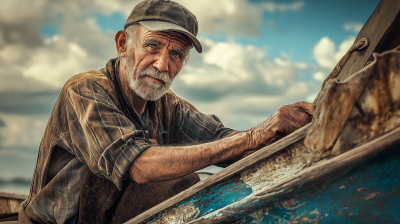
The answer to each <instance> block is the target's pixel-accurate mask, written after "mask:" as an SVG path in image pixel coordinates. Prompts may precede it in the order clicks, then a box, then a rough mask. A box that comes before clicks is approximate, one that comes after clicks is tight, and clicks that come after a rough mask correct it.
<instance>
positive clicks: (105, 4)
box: [0, 0, 379, 191]
mask: <svg viewBox="0 0 400 224" xmlns="http://www.w3.org/2000/svg"><path fill="white" fill-rule="evenodd" d="M138 2H139V1H138V0H132V1H128V0H115V1H104V0H86V1H83V0H82V1H56V0H35V1H31V0H4V1H2V2H1V7H0V179H11V178H16V177H22V178H30V177H31V176H32V172H33V168H34V166H35V162H36V155H37V150H38V146H39V143H40V139H41V137H42V134H43V132H44V128H45V126H46V123H47V120H48V117H49V114H50V112H51V110H52V107H53V105H54V102H55V100H56V98H57V96H58V93H59V90H60V88H61V87H62V86H63V84H64V83H65V82H66V80H68V79H69V78H70V77H71V76H73V75H75V74H78V73H81V72H83V71H87V70H90V69H99V68H101V67H104V65H105V63H106V62H107V60H108V59H110V58H113V57H115V56H116V54H117V53H116V50H115V48H114V34H115V32H116V31H117V30H119V29H122V28H123V25H124V23H125V20H126V18H127V16H128V15H129V13H130V11H131V10H132V9H133V7H134V6H135V5H136V4H137V3H138ZM178 2H179V3H181V4H182V5H184V6H185V7H186V8H188V9H189V10H190V11H192V12H193V13H194V14H195V15H196V16H197V19H198V21H199V35H198V36H199V39H200V41H201V42H202V45H203V49H204V51H203V53H202V54H198V53H197V52H195V50H193V51H192V53H191V59H190V61H189V63H188V64H187V65H186V66H185V67H184V68H183V69H182V71H181V72H180V73H179V75H178V76H177V78H176V79H175V81H174V83H173V85H172V89H173V90H174V92H175V93H176V94H177V95H179V96H181V97H183V98H185V99H186V100H189V101H190V102H191V103H193V104H194V105H195V106H196V107H197V108H198V109H200V110H201V111H202V112H204V113H206V114H211V113H213V114H216V115H217V116H218V117H220V118H221V120H222V121H223V122H224V124H225V126H228V127H232V128H235V129H238V130H245V129H249V128H251V127H254V126H255V125H257V124H259V123H261V122H262V121H263V120H265V119H267V118H268V116H270V115H271V114H272V113H273V112H274V111H275V110H276V109H277V108H278V107H279V106H280V105H284V104H290V103H294V102H297V101H302V100H305V101H309V102H312V101H313V100H314V98H315V96H316V95H317V93H318V90H319V88H320V85H321V83H322V81H323V80H324V78H325V77H326V76H327V75H328V74H329V73H330V71H331V70H332V69H333V67H334V66H335V64H336V63H337V62H338V60H339V59H340V58H341V57H342V56H343V55H344V53H345V52H346V51H347V50H348V48H349V47H350V46H351V44H352V43H353V41H354V39H355V36H356V35H357V33H358V31H359V30H360V29H361V27H362V26H363V24H364V23H365V22H366V20H367V19H368V17H369V16H370V14H371V13H372V12H373V10H374V9H375V7H376V5H377V4H378V2H379V1H378V0H363V1H356V0H354V1H349V0H346V1H344V0H335V1H319V0H280V1H277V0H276V1H263V0H247V1H246V0H201V1H199V0H179V1H178ZM361 2H362V4H360V3H361ZM3 190H4V189H3ZM0 191H2V185H0Z"/></svg>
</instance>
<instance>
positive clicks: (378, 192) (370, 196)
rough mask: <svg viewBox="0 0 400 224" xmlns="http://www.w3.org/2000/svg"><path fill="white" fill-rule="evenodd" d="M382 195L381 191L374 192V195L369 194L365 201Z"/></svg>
mask: <svg viewBox="0 0 400 224" xmlns="http://www.w3.org/2000/svg"><path fill="white" fill-rule="evenodd" d="M380 193H381V192H380V191H377V192H373V193H370V194H367V195H365V196H364V200H369V199H371V198H373V197H375V196H376V195H378V194H380Z"/></svg>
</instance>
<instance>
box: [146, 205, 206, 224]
mask: <svg viewBox="0 0 400 224" xmlns="http://www.w3.org/2000/svg"><path fill="white" fill-rule="evenodd" d="M199 213H200V211H199V209H198V208H195V207H194V205H193V204H192V203H188V204H182V205H179V206H178V207H176V208H175V209H171V210H169V211H167V212H165V213H164V214H162V215H161V217H160V218H158V219H157V220H156V221H155V222H153V223H155V224H167V223H171V224H175V223H185V222H189V221H191V220H193V219H194V218H195V217H196V216H197V215H198V214H199Z"/></svg>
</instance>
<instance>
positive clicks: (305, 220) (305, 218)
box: [300, 217, 308, 222]
mask: <svg viewBox="0 0 400 224" xmlns="http://www.w3.org/2000/svg"><path fill="white" fill-rule="evenodd" d="M300 220H301V221H302V222H307V221H308V217H301V219H300Z"/></svg>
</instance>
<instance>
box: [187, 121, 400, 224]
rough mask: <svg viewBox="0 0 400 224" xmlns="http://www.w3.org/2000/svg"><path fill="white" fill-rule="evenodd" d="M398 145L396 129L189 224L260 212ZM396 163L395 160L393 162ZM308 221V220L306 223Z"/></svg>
mask: <svg viewBox="0 0 400 224" xmlns="http://www.w3.org/2000/svg"><path fill="white" fill-rule="evenodd" d="M399 143H400V128H396V129H395V130H393V131H391V132H389V133H387V134H384V135H382V136H381V137H378V138H377V139H375V140H373V141H370V142H368V143H366V144H364V145H361V146H359V147H357V148H354V149H352V150H350V151H348V152H346V153H343V154H341V155H339V156H336V157H333V158H331V159H329V160H325V161H321V162H319V163H317V164H315V165H313V166H312V167H309V168H306V169H304V170H303V171H301V172H299V173H298V174H296V175H295V176H293V177H290V178H287V179H285V180H283V181H281V183H279V184H276V185H273V186H271V187H267V188H265V189H264V190H261V191H259V192H258V193H256V194H252V195H251V196H249V197H246V198H245V199H243V200H241V201H238V202H236V203H233V204H231V205H228V206H226V207H224V208H222V209H219V210H217V211H214V212H212V213H210V214H207V215H205V216H202V217H200V218H197V219H195V220H193V221H191V222H189V223H221V222H224V223H225V222H231V221H234V220H237V219H239V218H240V217H241V216H246V215H248V214H249V213H252V212H254V211H255V210H258V209H263V208H265V207H266V206H268V205H271V204H273V203H275V202H277V201H279V200H277V199H278V198H279V197H281V196H283V195H286V196H287V195H288V194H289V193H291V192H301V191H302V190H305V189H310V188H315V186H316V184H319V183H321V182H322V181H326V180H332V179H337V178H338V177H340V176H342V175H343V174H345V173H346V172H347V171H349V170H351V169H352V168H354V167H355V166H357V165H359V164H361V163H363V162H365V161H366V160H367V159H370V158H372V157H374V156H376V155H377V154H378V153H381V152H383V151H385V150H386V149H387V148H388V147H390V146H392V145H394V144H399ZM397 163H398V161H397ZM310 221H311V220H310Z"/></svg>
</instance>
